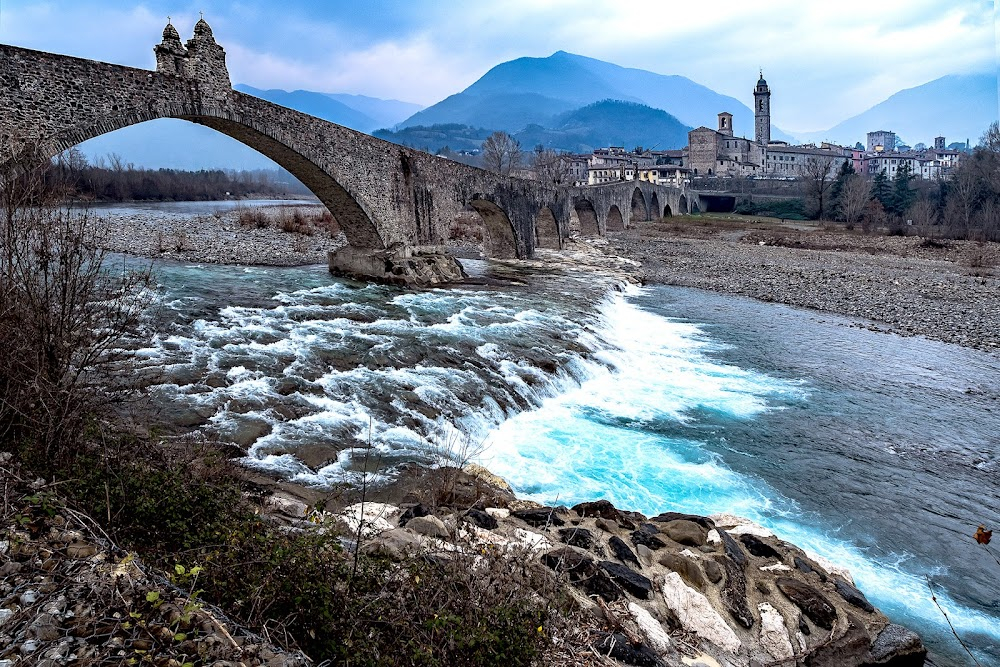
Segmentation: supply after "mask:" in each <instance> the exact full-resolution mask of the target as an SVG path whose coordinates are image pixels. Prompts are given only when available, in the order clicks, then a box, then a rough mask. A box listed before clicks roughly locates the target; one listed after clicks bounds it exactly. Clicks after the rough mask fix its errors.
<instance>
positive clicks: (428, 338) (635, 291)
mask: <svg viewBox="0 0 1000 667" xmlns="http://www.w3.org/2000/svg"><path fill="white" fill-rule="evenodd" d="M467 268H468V269H469V271H470V272H471V273H472V274H474V275H478V276H480V277H483V278H488V279H489V280H488V281H487V284H486V285H480V286H462V287H454V288H447V289H436V290H426V291H403V290H400V289H397V288H391V287H386V286H377V285H367V284H363V283H355V282H350V281H344V280H339V279H335V278H333V277H331V276H330V275H329V274H328V273H327V272H326V270H325V268H324V267H322V266H311V267H299V268H256V267H228V266H210V265H191V264H183V263H175V262H159V263H157V265H156V266H155V271H156V275H157V278H158V281H159V283H160V288H159V302H158V308H157V309H156V310H157V317H158V319H159V326H160V330H161V333H160V334H158V335H157V336H156V337H155V338H154V339H153V340H152V341H151V342H150V344H149V345H148V346H147V347H145V348H144V349H142V350H139V351H138V352H137V354H138V357H139V359H140V361H141V364H142V366H143V367H144V371H143V372H144V373H145V374H146V376H147V377H148V378H150V379H151V381H152V382H153V384H154V386H153V387H152V394H153V397H154V401H155V403H156V405H158V406H159V407H160V408H161V410H162V411H163V417H164V418H165V419H167V420H173V421H175V422H177V423H182V424H185V425H190V426H196V427H199V428H202V429H204V430H205V431H207V432H212V433H215V434H218V435H220V436H221V437H223V438H227V439H231V440H234V441H236V442H239V443H241V445H243V446H245V447H246V451H247V457H246V458H245V459H244V461H245V462H246V463H247V465H250V466H252V467H256V468H259V469H263V470H267V471H271V472H274V473H278V474H280V475H283V476H285V477H286V478H288V479H290V480H293V481H297V482H299V483H302V484H309V485H315V486H321V487H329V486H333V485H336V484H338V483H341V482H344V481H349V480H350V479H351V478H352V471H353V470H356V469H357V467H358V462H359V457H360V456H361V452H362V451H363V447H364V445H365V443H367V442H369V441H370V442H371V443H372V444H373V445H374V447H375V448H376V450H377V451H378V452H379V455H380V458H381V460H382V461H383V463H384V464H385V467H384V469H383V473H382V478H383V479H388V478H391V476H392V467H393V466H394V465H395V464H398V463H402V462H407V461H421V462H425V463H435V462H441V461H443V460H445V459H447V457H448V456H449V454H455V453H457V454H459V455H469V454H471V455H473V456H474V457H475V459H476V460H478V461H479V462H481V463H483V464H484V465H486V466H487V467H489V468H490V469H491V470H493V471H494V472H496V473H498V474H500V475H502V476H504V477H506V478H507V479H508V480H509V481H510V482H511V483H512V485H513V486H514V488H515V489H516V490H517V492H518V493H519V495H522V496H524V497H528V498H533V499H536V500H539V501H541V502H545V503H559V504H566V505H569V504H573V503H575V502H578V501H583V500H592V499H595V498H599V497H605V498H608V499H610V500H612V501H613V502H614V503H615V504H616V505H619V506H621V507H625V508H629V509H635V510H638V511H641V512H644V513H646V514H656V513H659V512H663V511H668V510H672V511H681V512H692V513H699V514H709V513H714V512H733V513H736V514H741V515H744V516H747V517H749V518H751V519H753V520H755V521H758V522H759V523H761V524H763V525H765V526H767V527H769V528H771V529H772V530H774V531H775V532H776V533H777V534H778V535H779V536H780V537H782V538H784V539H787V540H788V541H790V542H793V543H795V544H798V545H800V546H802V547H804V548H807V549H810V550H812V551H815V552H817V553H819V554H821V555H823V556H826V557H827V558H830V559H831V560H834V561H835V562H838V563H842V564H844V565H847V566H849V567H850V568H851V570H852V571H853V573H854V575H855V578H856V580H857V582H858V584H859V586H860V587H861V588H862V590H864V591H865V592H866V593H867V594H868V596H869V599H871V600H872V602H873V603H874V604H876V605H877V606H878V607H880V608H881V609H882V610H883V611H884V612H885V613H886V614H887V615H888V616H889V617H890V618H892V619H893V620H894V621H896V622H898V623H901V624H904V625H907V626H909V627H912V628H914V629H915V630H917V631H918V632H920V633H921V635H922V636H923V637H924V639H925V642H926V643H927V644H928V645H929V646H930V647H931V649H932V651H933V652H934V655H935V659H936V664H956V665H961V664H966V663H965V662H963V654H962V653H961V651H960V648H959V647H958V645H957V643H956V642H955V640H954V638H953V637H952V636H951V633H950V631H949V630H948V628H947V626H946V624H945V622H944V619H943V617H942V615H941V612H940V611H939V610H938V609H937V608H936V607H935V606H934V604H933V603H932V602H931V600H930V594H929V591H928V587H927V581H926V579H929V580H930V581H932V582H933V584H934V586H935V587H936V588H937V590H938V593H939V600H940V602H941V604H942V605H943V607H944V608H945V609H946V610H947V611H948V613H949V615H950V616H951V619H952V621H953V622H954V624H955V626H956V629H957V630H958V632H959V634H960V635H962V637H963V638H964V639H965V640H966V641H967V643H968V644H970V646H972V647H974V650H975V651H976V652H977V655H978V657H979V658H980V660H982V661H983V663H984V664H1000V583H998V582H1000V577H998V573H1000V566H998V565H997V563H996V562H994V561H993V559H992V557H991V556H990V554H989V553H988V552H987V551H986V549H984V548H983V547H981V546H979V545H977V544H976V543H975V542H974V541H973V539H972V533H973V532H974V530H975V526H976V525H977V524H978V523H980V522H982V523H985V524H987V525H988V526H996V525H998V524H1000V501H998V499H1000V482H998V481H997V472H998V468H1000V465H998V463H997V459H996V452H997V451H998V448H1000V358H998V357H997V356H995V355H990V354H986V353H982V352H977V351H974V350H970V349H966V348H961V347H957V346H954V345H948V344H944V343H936V342H932V341H927V340H925V339H921V338H902V337H898V336H895V335H892V334H886V333H881V332H875V331H870V330H868V329H867V328H866V327H864V326H862V324H863V323H860V322H857V321H852V320H848V319H845V318H840V317H836V316H831V315H827V314H821V313H816V312H812V311H805V310H799V309H794V308H790V307H785V306H781V305H776V304H765V303H760V302H756V301H752V300H748V299H743V298H738V297H732V296H726V295H719V294H714V293H709V292H702V291H698V290H692V289H684V288H673V287H663V286H659V287H646V288H641V289H640V288H630V289H629V290H627V291H626V292H624V293H623V292H620V291H616V290H615V289H613V285H612V283H611V282H610V281H608V280H606V279H597V278H595V277H594V276H593V275H591V274H587V273H582V272H580V273H577V272H572V271H553V272H539V271H534V272H518V271H514V270H511V269H509V268H505V267H503V266H501V265H495V264H491V263H486V262H468V263H467ZM925 578H926V579H925ZM965 660H968V658H967V657H965Z"/></svg>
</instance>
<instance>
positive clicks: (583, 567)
mask: <svg viewBox="0 0 1000 667" xmlns="http://www.w3.org/2000/svg"><path fill="white" fill-rule="evenodd" d="M542 562H543V563H545V565H546V566H548V567H550V568H552V569H553V570H555V571H556V572H557V573H558V574H566V575H567V576H568V577H569V580H570V582H571V583H573V584H574V585H576V586H578V587H579V588H581V589H583V590H584V591H586V592H587V593H588V594H590V595H598V596H600V597H601V598H603V599H605V600H607V601H608V602H614V601H615V600H620V599H621V598H622V596H623V595H624V592H623V591H622V588H621V586H619V585H618V584H616V583H615V582H614V580H612V578H611V576H610V575H609V574H608V573H607V571H605V570H602V569H601V568H599V567H598V566H597V563H596V561H594V559H593V558H591V557H590V556H588V555H587V554H585V553H582V552H580V551H577V550H576V549H573V548H571V547H563V548H561V549H555V550H553V551H550V552H548V553H546V554H545V555H543V556H542Z"/></svg>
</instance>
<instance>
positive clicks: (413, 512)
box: [396, 503, 431, 527]
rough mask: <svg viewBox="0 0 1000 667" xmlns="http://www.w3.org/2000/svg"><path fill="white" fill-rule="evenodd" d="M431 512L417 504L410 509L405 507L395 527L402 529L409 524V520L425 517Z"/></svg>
mask: <svg viewBox="0 0 1000 667" xmlns="http://www.w3.org/2000/svg"><path fill="white" fill-rule="evenodd" d="M430 513H431V511H430V510H429V509H427V508H426V507H424V506H423V505H422V504H420V503H417V504H416V505H413V506H412V507H407V508H406V511H404V512H403V513H402V514H400V515H399V520H398V521H396V525H398V526H400V527H402V526H405V525H406V524H407V522H409V520H410V519H415V518H417V517H420V516H427V515H428V514H430Z"/></svg>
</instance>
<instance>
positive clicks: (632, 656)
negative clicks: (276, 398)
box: [594, 632, 663, 667]
mask: <svg viewBox="0 0 1000 667" xmlns="http://www.w3.org/2000/svg"><path fill="white" fill-rule="evenodd" d="M594 648H595V649H597V651H598V652H599V653H600V654H601V655H606V656H608V657H610V658H614V659H615V660H617V661H618V662H621V663H624V664H626V665H635V666H636V667H661V666H662V665H663V662H662V661H661V660H660V656H658V655H657V654H656V652H654V651H653V650H652V649H651V648H649V647H648V646H646V645H645V644H631V643H630V642H629V640H628V638H627V637H626V636H625V635H623V634H621V633H619V632H616V633H614V634H607V635H604V636H603V637H602V638H601V639H600V640H599V641H598V642H597V643H595V644H594Z"/></svg>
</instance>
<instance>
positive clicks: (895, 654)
mask: <svg viewBox="0 0 1000 667" xmlns="http://www.w3.org/2000/svg"><path fill="white" fill-rule="evenodd" d="M871 654H872V655H871V664H872V665H887V666H890V665H891V667H921V665H923V664H924V659H925V658H926V657H927V648H926V647H925V646H924V644H923V642H922V641H921V640H920V635H918V634H917V633H915V632H913V631H912V630H909V629H907V628H904V627H903V626H901V625H896V624H895V623H890V624H889V625H887V626H885V628H884V629H883V630H882V632H880V633H879V635H878V637H876V638H875V641H874V642H872V646H871Z"/></svg>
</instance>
